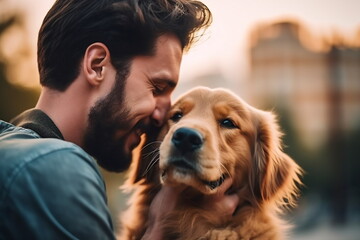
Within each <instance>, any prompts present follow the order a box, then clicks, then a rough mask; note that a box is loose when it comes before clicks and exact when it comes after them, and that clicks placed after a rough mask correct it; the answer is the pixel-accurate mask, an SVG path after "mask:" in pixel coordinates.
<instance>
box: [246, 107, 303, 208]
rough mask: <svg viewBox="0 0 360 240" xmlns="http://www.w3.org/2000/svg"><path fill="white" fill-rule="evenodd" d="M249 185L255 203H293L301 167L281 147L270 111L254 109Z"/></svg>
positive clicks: (278, 134)
mask: <svg viewBox="0 0 360 240" xmlns="http://www.w3.org/2000/svg"><path fill="white" fill-rule="evenodd" d="M257 120H258V121H257V127H256V129H257V130H256V131H257V133H256V137H255V146H254V154H253V159H252V160H253V162H252V164H253V167H252V171H251V172H250V185H251V188H252V191H253V194H254V196H255V197H256V200H257V202H258V203H261V202H264V201H266V202H274V203H276V204H279V205H284V204H293V203H294V201H293V200H294V197H295V196H296V195H297V190H298V185H299V184H300V183H301V181H300V178H299V177H300V175H301V173H302V171H301V168H300V167H299V166H298V165H297V164H296V163H295V161H294V160H293V159H291V158H290V157H289V156H288V155H287V154H285V153H284V152H283V150H282V143H281V136H282V133H281V132H280V130H279V126H278V124H277V122H276V119H275V116H274V115H273V114H272V113H270V112H258V113H257Z"/></svg>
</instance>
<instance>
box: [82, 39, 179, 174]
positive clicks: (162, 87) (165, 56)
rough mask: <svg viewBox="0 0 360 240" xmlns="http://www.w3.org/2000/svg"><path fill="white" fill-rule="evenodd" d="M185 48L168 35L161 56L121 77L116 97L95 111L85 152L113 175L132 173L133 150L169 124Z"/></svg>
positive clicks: (143, 60)
mask: <svg viewBox="0 0 360 240" xmlns="http://www.w3.org/2000/svg"><path fill="white" fill-rule="evenodd" d="M181 57H182V48H181V45H180V42H179V40H178V39H177V38H176V37H175V36H173V35H162V36H160V37H159V38H158V40H157V42H156V48H155V54H154V55H152V56H139V57H135V58H134V59H133V60H132V63H131V66H130V72H129V73H128V75H126V76H127V79H126V80H125V81H124V79H122V78H124V76H123V75H121V74H117V77H116V81H115V82H116V83H115V86H114V87H113V89H112V90H111V92H110V93H109V94H108V95H107V96H106V97H105V98H103V99H101V100H99V101H98V102H97V103H96V104H95V106H93V108H92V109H91V111H90V114H89V125H88V128H87V132H86V134H85V146H84V148H85V150H86V151H88V152H89V153H90V154H91V155H92V156H94V157H95V158H96V159H97V161H98V163H99V165H100V166H102V167H103V168H105V169H107V170H109V171H117V172H119V171H123V170H126V169H127V168H128V167H129V165H130V163H131V157H132V154H131V152H132V150H133V149H134V148H135V147H136V146H137V145H139V143H140V136H141V135H142V134H143V133H146V132H147V131H148V129H150V128H151V127H154V126H157V127H158V126H160V125H162V124H163V120H164V118H165V115H166V113H167V111H168V109H169V108H170V105H171V98H170V97H171V93H172V91H173V90H174V88H175V86H176V84H177V82H178V78H179V70H180V63H181Z"/></svg>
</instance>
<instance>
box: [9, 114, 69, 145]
mask: <svg viewBox="0 0 360 240" xmlns="http://www.w3.org/2000/svg"><path fill="white" fill-rule="evenodd" d="M11 123H12V124H14V125H16V126H18V127H23V128H27V129H31V130H33V131H34V132H36V133H37V134H39V135H40V137H42V138H58V139H61V140H64V137H63V135H62V134H61V132H60V130H59V129H58V128H57V127H56V125H55V123H54V122H53V121H52V120H51V118H50V117H49V116H48V115H46V113H44V112H43V111H41V110H40V109H29V110H27V111H25V112H23V113H21V114H20V115H19V116H17V117H15V118H14V119H13V120H11Z"/></svg>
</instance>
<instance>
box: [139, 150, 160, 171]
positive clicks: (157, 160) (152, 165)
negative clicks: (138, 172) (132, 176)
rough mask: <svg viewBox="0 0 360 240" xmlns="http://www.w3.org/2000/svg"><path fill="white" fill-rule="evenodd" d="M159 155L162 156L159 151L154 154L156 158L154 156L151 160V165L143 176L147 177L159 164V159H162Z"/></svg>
mask: <svg viewBox="0 0 360 240" xmlns="http://www.w3.org/2000/svg"><path fill="white" fill-rule="evenodd" d="M154 152H155V151H154ZM159 155H160V154H159V151H157V153H154V156H153V158H152V159H151V161H150V163H149V165H148V166H147V167H146V169H145V172H144V174H143V176H146V175H147V174H148V173H149V171H150V170H151V169H152V168H153V167H154V166H155V164H156V163H158V162H159V159H160V158H159Z"/></svg>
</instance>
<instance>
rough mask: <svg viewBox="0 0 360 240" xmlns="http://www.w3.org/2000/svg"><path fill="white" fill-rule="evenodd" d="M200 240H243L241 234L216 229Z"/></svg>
mask: <svg viewBox="0 0 360 240" xmlns="http://www.w3.org/2000/svg"><path fill="white" fill-rule="evenodd" d="M198 240H243V239H242V238H241V237H240V236H239V234H238V233H237V232H235V231H233V230H231V229H214V230H210V231H208V232H207V233H206V235H205V236H203V237H201V238H199V239H198Z"/></svg>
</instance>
